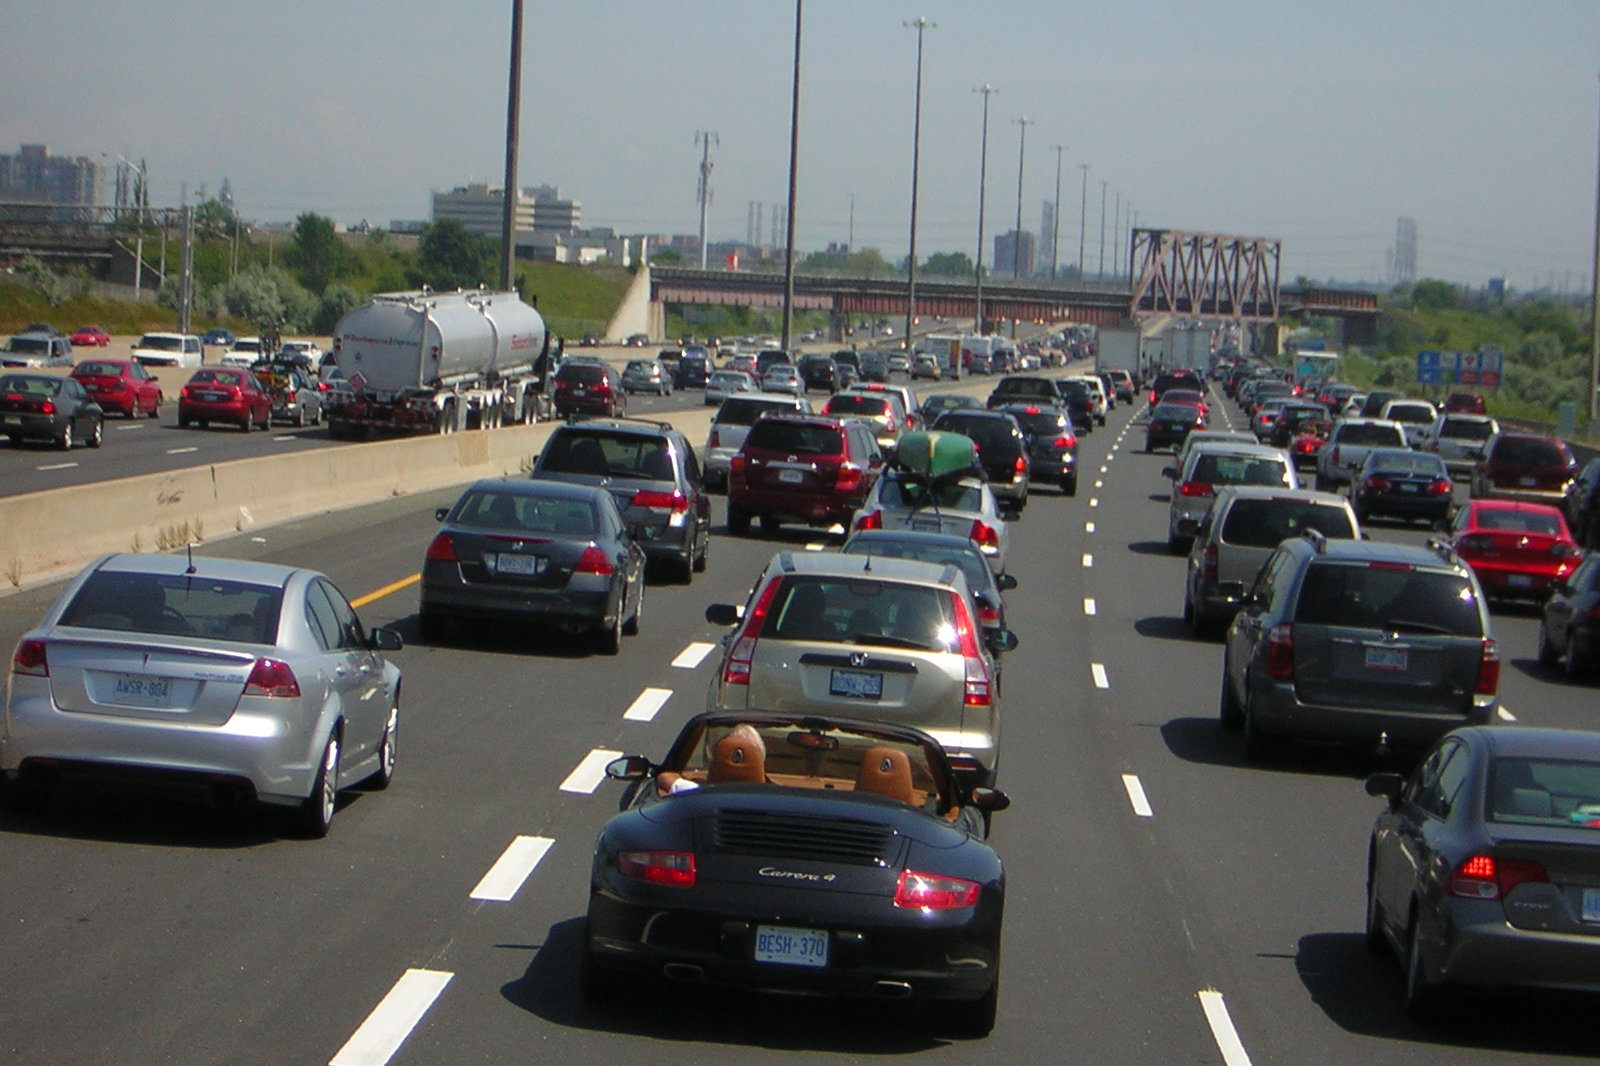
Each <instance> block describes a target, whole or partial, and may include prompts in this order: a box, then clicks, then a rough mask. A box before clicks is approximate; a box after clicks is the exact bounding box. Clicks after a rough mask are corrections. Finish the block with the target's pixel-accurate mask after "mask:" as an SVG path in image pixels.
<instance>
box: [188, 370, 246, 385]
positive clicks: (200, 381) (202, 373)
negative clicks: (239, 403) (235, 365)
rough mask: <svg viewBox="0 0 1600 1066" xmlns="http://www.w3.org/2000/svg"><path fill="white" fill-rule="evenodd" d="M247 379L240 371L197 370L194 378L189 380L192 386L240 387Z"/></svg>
mask: <svg viewBox="0 0 1600 1066" xmlns="http://www.w3.org/2000/svg"><path fill="white" fill-rule="evenodd" d="M244 380H245V377H244V375H243V374H242V373H240V372H238V371H229V370H196V371H195V372H194V377H192V378H190V379H189V384H191V385H240V384H243V383H244Z"/></svg>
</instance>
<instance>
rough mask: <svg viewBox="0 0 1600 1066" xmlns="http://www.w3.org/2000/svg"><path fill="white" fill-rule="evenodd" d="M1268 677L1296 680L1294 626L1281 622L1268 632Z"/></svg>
mask: <svg viewBox="0 0 1600 1066" xmlns="http://www.w3.org/2000/svg"><path fill="white" fill-rule="evenodd" d="M1267 676H1268V677H1270V678H1273V679H1275V680H1277V681H1293V680H1294V624H1293V623H1292V622H1279V623H1278V624H1277V625H1275V626H1273V627H1272V628H1271V629H1269V630H1267Z"/></svg>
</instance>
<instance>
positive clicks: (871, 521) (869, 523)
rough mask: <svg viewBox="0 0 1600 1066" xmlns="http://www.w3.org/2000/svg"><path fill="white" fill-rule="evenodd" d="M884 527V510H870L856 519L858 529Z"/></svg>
mask: <svg viewBox="0 0 1600 1066" xmlns="http://www.w3.org/2000/svg"><path fill="white" fill-rule="evenodd" d="M882 528H883V512H882V511H868V512H867V513H866V514H864V515H862V516H861V517H860V518H858V519H856V529H857V530H862V529H882Z"/></svg>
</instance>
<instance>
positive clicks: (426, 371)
mask: <svg viewBox="0 0 1600 1066" xmlns="http://www.w3.org/2000/svg"><path fill="white" fill-rule="evenodd" d="M333 344H334V352H335V357H336V359H337V361H338V365H339V368H340V369H341V370H342V371H343V373H344V376H345V378H346V379H348V380H350V381H352V382H353V383H355V384H358V385H359V386H360V388H361V389H362V390H364V391H367V392H377V393H398V392H409V391H413V390H419V389H431V388H437V387H439V386H442V385H451V384H455V383H458V382H466V381H473V380H478V379H482V378H486V377H488V376H490V375H491V374H499V375H507V374H511V373H513V372H516V371H520V370H522V369H525V368H526V367H528V366H529V365H531V364H532V363H533V361H534V360H536V359H537V358H538V357H539V353H540V352H541V351H543V349H544V344H545V326H544V319H543V318H541V317H540V315H539V312H538V311H535V310H534V309H533V308H532V307H529V306H528V305H527V304H525V303H523V302H522V300H521V299H519V298H518V296H517V294H516V293H514V292H489V291H487V290H481V289H480V290H475V291H471V292H428V291H422V292H392V293H380V294H378V295H376V296H374V297H373V298H372V302H370V303H368V304H367V305H366V306H364V307H358V308H356V309H355V310H354V311H351V312H350V313H349V314H347V315H345V316H344V317H343V318H341V319H340V320H339V324H338V326H337V327H336V328H335V329H334V338H333ZM358 375H359V376H358Z"/></svg>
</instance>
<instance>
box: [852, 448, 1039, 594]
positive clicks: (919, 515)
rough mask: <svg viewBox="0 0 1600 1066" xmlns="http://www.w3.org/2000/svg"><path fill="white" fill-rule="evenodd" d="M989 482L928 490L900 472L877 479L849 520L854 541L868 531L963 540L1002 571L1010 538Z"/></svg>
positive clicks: (969, 479)
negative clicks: (896, 531) (910, 532)
mask: <svg viewBox="0 0 1600 1066" xmlns="http://www.w3.org/2000/svg"><path fill="white" fill-rule="evenodd" d="M1006 525H1007V523H1006V521H1005V519H1004V518H1002V517H1001V515H1000V505H999V503H998V502H996V500H995V496H994V493H993V492H991V491H990V489H989V485H988V483H987V482H985V481H983V480H981V479H979V478H976V477H964V478H961V479H959V480H957V481H954V482H945V483H941V484H939V485H937V486H929V485H927V484H926V483H925V482H924V481H923V480H922V479H921V478H919V477H918V476H916V475H914V474H911V473H908V472H907V471H904V470H891V471H889V472H888V473H886V474H884V475H883V476H882V477H880V478H879V479H878V480H877V482H876V483H875V484H874V485H873V486H872V491H871V492H870V493H869V494H868V495H867V498H866V500H865V501H864V502H863V503H862V504H861V507H860V509H859V510H857V511H856V513H855V515H854V516H853V517H852V518H851V520H850V529H849V533H850V534H851V535H852V536H853V535H854V534H856V533H859V532H861V531H862V530H867V529H909V530H916V531H919V532H924V533H946V534H950V535H952V536H960V537H965V538H967V539H968V540H971V541H973V542H975V543H976V544H977V545H978V550H979V551H981V552H983V556H984V558H985V559H987V560H989V568H990V569H991V570H993V571H994V572H995V573H997V574H1003V573H1005V570H1006V544H1007V542H1008V541H1009V540H1010V539H1011V538H1010V534H1009V532H1008V531H1007V528H1006Z"/></svg>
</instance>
